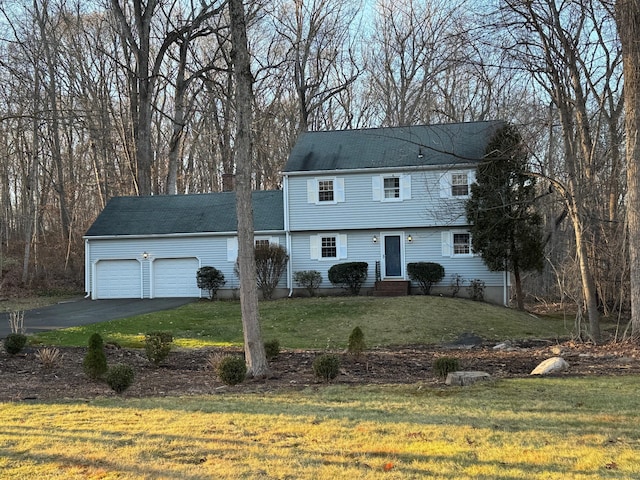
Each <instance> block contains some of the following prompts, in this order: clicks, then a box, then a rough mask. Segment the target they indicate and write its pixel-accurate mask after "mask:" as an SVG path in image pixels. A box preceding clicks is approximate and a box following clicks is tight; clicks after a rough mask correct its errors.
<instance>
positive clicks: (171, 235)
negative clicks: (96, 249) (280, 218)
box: [82, 230, 285, 240]
mask: <svg viewBox="0 0 640 480" xmlns="http://www.w3.org/2000/svg"><path fill="white" fill-rule="evenodd" d="M284 234H285V231H284V230H259V231H256V232H254V236H255V235H284ZM237 235H238V232H237V231H233V232H194V233H154V234H149V235H100V236H87V235H85V236H83V237H82V238H83V239H85V240H120V239H122V240H139V239H143V238H180V237H235V236H237Z"/></svg>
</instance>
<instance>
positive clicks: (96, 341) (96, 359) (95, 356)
mask: <svg viewBox="0 0 640 480" xmlns="http://www.w3.org/2000/svg"><path fill="white" fill-rule="evenodd" d="M82 368H83V369H84V373H85V374H86V375H87V376H88V377H89V378H92V379H94V380H97V379H98V378H101V377H102V376H103V375H104V374H105V373H107V356H106V355H105V353H104V342H103V340H102V337H101V336H100V334H99V333H94V334H92V335H91V336H90V337H89V349H88V350H87V353H86V355H85V356H84V360H83V361H82Z"/></svg>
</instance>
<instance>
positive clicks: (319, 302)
mask: <svg viewBox="0 0 640 480" xmlns="http://www.w3.org/2000/svg"><path fill="white" fill-rule="evenodd" d="M260 318H261V326H262V333H263V338H264V339H265V340H271V339H277V340H279V342H280V345H281V346H282V347H283V348H313V349H322V348H346V346H347V341H348V338H349V334H350V333H351V331H352V330H353V328H354V327H356V326H359V327H360V328H362V330H363V332H364V335H365V340H366V343H367V345H368V346H369V347H376V346H389V345H407V344H434V343H442V342H450V341H453V340H455V339H456V338H457V337H458V336H459V335H460V334H461V333H463V332H471V333H475V334H476V335H479V336H481V337H483V338H485V339H487V340H495V341H502V340H506V339H521V338H531V337H535V338H560V337H563V338H564V337H566V336H568V335H569V334H570V329H571V328H572V327H573V324H572V323H571V322H570V323H568V324H567V323H566V322H565V321H563V320H558V319H547V318H537V317H535V316H533V315H530V314H527V313H523V312H518V311H515V310H511V309H507V308H502V307H496V306H493V305H489V304H486V303H479V302H472V301H470V300H464V299H451V298H442V297H431V296H411V297H398V298H377V297H325V298H294V299H281V300H275V301H270V302H262V303H260ZM153 330H168V331H171V332H173V335H174V339H175V344H176V345H178V346H180V347H203V346H238V345H242V341H243V336H242V321H241V316H240V304H239V302H237V301H217V302H209V301H200V302H196V303H192V304H188V305H185V306H183V307H180V308H178V309H175V310H168V311H163V312H157V313H151V314H146V315H141V316H137V317H132V318H127V319H121V320H114V321H110V322H104V323H99V324H94V325H87V326H82V327H76V328H69V329H65V330H58V331H54V332H46V333H40V334H37V335H34V336H33V337H32V339H31V342H32V343H41V344H47V345H60V346H85V345H86V342H87V339H88V338H89V336H90V335H91V334H92V333H94V332H97V333H99V334H100V335H102V337H103V338H104V340H105V341H107V342H108V341H113V342H118V343H119V344H120V345H122V346H126V347H137V348H140V347H142V346H143V342H144V334H145V333H146V332H149V331H153Z"/></svg>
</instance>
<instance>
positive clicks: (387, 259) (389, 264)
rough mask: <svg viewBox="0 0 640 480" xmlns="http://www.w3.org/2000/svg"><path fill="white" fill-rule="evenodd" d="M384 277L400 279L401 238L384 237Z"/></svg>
mask: <svg viewBox="0 0 640 480" xmlns="http://www.w3.org/2000/svg"><path fill="white" fill-rule="evenodd" d="M383 238H384V257H383V260H384V262H383V263H384V277H385V278H390V277H391V278H393V277H395V278H399V277H402V251H401V246H402V241H401V240H402V237H401V236H400V235H384V237H383Z"/></svg>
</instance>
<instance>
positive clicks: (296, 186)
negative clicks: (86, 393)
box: [85, 121, 508, 303]
mask: <svg viewBox="0 0 640 480" xmlns="http://www.w3.org/2000/svg"><path fill="white" fill-rule="evenodd" d="M503 125H504V123H503V122H498V121H494V122H470V123H457V124H442V125H431V126H408V127H394V128H377V129H364V130H344V131H328V132H306V133H303V134H302V135H301V136H300V138H299V139H298V142H297V143H296V145H295V147H294V148H293V150H292V152H291V155H290V157H289V160H288V162H287V164H286V166H285V168H284V171H283V190H282V191H269V192H254V223H255V228H256V230H255V232H256V233H255V235H256V242H267V241H269V242H274V243H279V244H281V245H284V246H285V247H286V249H287V251H288V252H289V256H290V261H289V265H288V272H287V275H286V278H283V279H281V281H280V293H281V294H283V295H284V294H287V295H293V294H295V293H296V288H297V286H296V285H295V284H294V282H293V273H294V272H296V271H302V270H317V271H319V272H320V273H321V275H322V277H323V283H322V284H321V287H320V288H321V289H332V288H334V287H333V286H332V285H331V283H330V282H329V281H328V278H327V272H328V270H329V268H330V267H331V266H332V265H334V264H336V263H342V262H352V261H359V262H360V261H361V262H367V263H368V265H369V274H368V280H367V282H366V283H365V285H364V286H363V288H364V291H365V292H367V293H368V292H370V291H373V289H374V287H375V285H376V282H377V281H380V282H397V283H401V282H407V281H408V280H409V279H408V276H407V271H406V269H407V264H408V263H410V262H419V261H427V262H436V263H439V264H441V265H442V266H443V267H444V269H445V279H444V280H443V281H442V282H441V283H440V284H439V285H438V286H436V289H435V291H436V292H438V291H441V292H442V293H445V294H446V293H447V291H448V290H449V288H448V287H449V285H450V283H451V282H452V281H453V279H454V278H458V279H462V280H464V281H465V284H466V285H468V283H469V282H470V281H471V280H473V279H478V280H481V281H483V282H484V284H485V298H487V299H488V300H490V301H492V302H495V303H503V302H505V300H506V294H507V286H508V276H507V275H506V273H505V272H490V271H488V269H487V268H486V266H485V265H484V263H483V261H482V259H481V258H480V257H479V256H477V255H474V253H473V251H472V249H471V237H470V234H469V231H468V224H467V220H466V217H465V214H464V203H465V200H466V199H467V198H468V197H469V194H470V185H471V184H472V183H473V181H474V174H475V169H476V166H477V164H478V162H479V161H480V160H481V159H482V158H483V157H484V155H485V152H486V147H487V144H488V143H489V141H490V139H491V137H492V136H493V135H494V133H495V132H496V131H497V130H498V129H499V128H500V127H501V126H503ZM234 202H235V195H234V194H233V192H222V193H214V194H203V195H182V196H181V195H178V196H154V197H122V198H115V199H113V200H111V201H110V202H109V204H108V205H107V207H106V208H105V209H104V211H103V212H102V213H101V214H100V216H99V217H98V219H97V220H96V222H95V223H94V225H93V226H92V227H91V228H90V229H89V231H88V232H87V234H86V236H85V242H86V285H87V292H88V293H89V294H90V295H91V297H92V298H117V297H122V296H130V297H136V298H149V297H151V298H153V297H161V296H195V297H199V296H202V295H205V294H206V293H205V292H201V291H200V290H199V289H198V288H197V285H196V282H195V272H196V270H197V269H198V268H199V267H201V266H205V265H212V266H214V267H216V268H217V269H219V270H221V271H222V272H223V273H224V275H225V278H226V279H227V284H226V285H225V286H224V287H223V289H221V291H220V292H219V294H220V295H221V296H224V295H225V291H226V293H227V295H229V294H230V292H234V291H235V289H237V287H238V279H237V278H236V276H235V273H234V265H235V261H236V253H237V237H236V233H235V230H236V218H235V203H234ZM124 279H126V280H124ZM465 284H463V291H461V295H463V294H464V285H465ZM378 285H381V284H378ZM414 291H418V289H417V287H415V288H414Z"/></svg>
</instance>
